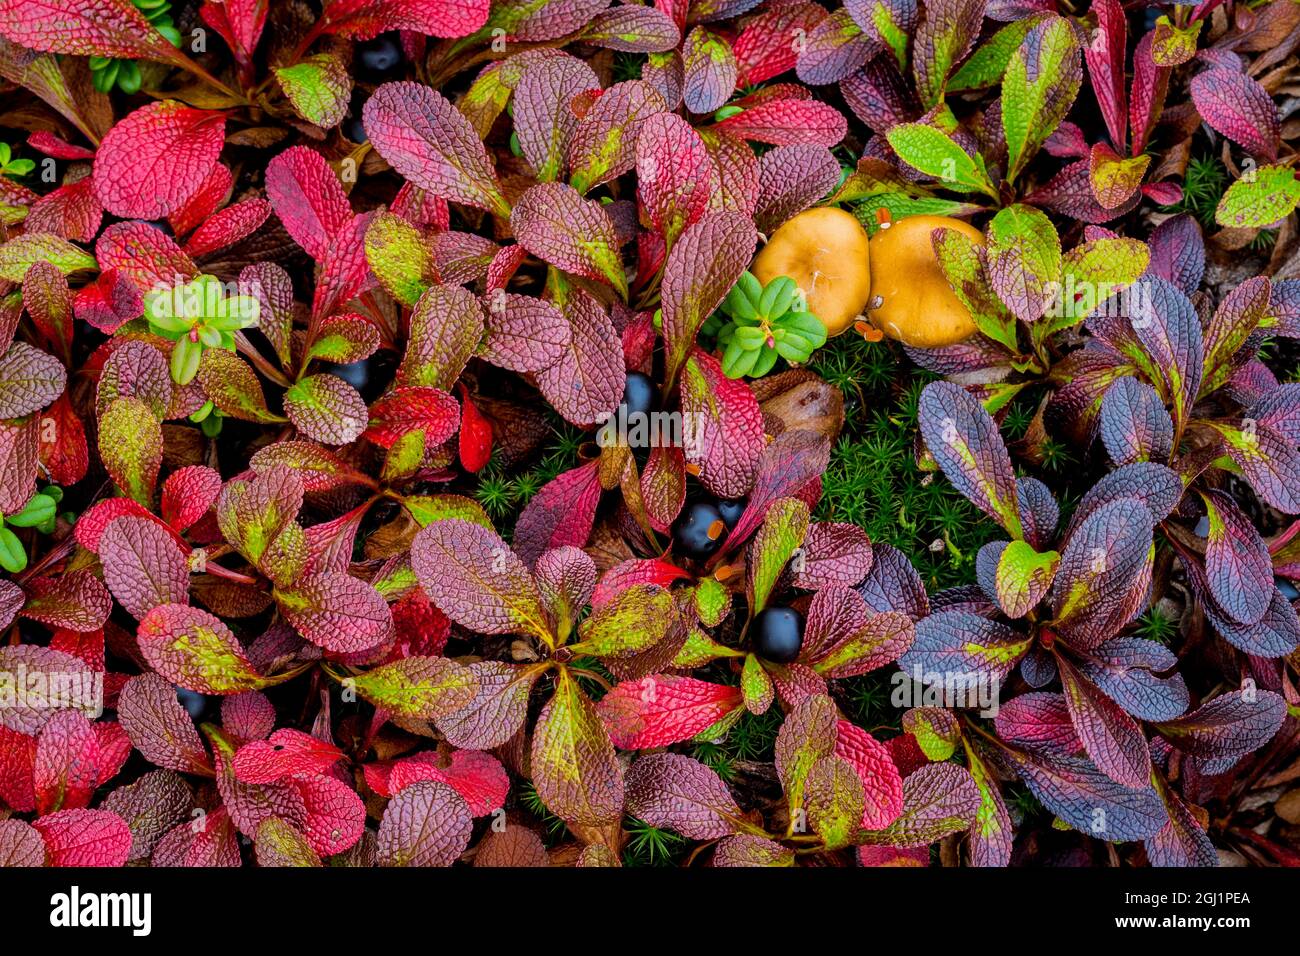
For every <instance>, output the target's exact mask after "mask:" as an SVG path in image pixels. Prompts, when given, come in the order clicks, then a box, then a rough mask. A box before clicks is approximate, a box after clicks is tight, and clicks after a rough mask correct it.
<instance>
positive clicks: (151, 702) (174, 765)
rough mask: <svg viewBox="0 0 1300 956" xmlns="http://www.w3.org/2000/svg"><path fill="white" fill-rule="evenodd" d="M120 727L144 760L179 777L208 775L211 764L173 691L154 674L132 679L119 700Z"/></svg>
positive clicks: (191, 723)
mask: <svg viewBox="0 0 1300 956" xmlns="http://www.w3.org/2000/svg"><path fill="white" fill-rule="evenodd" d="M117 711H118V717H119V719H120V720H121V721H122V727H123V729H124V730H125V731H126V734H127V736H128V737H129V738H130V740H131V743H132V744H133V745H134V746H135V748H136V749H137V750H139V751H140V753H141V754H143V755H144V757H145V759H146V760H148V761H150V762H151V763H153V764H155V765H157V766H159V767H166V768H167V769H169V770H179V771H181V772H182V773H197V774H203V775H211V773H212V762H211V760H209V758H208V753H207V751H206V750H205V749H204V747H203V741H202V740H200V739H199V735H198V732H197V731H196V730H195V729H194V721H193V720H191V719H190V715H189V714H188V713H187V712H186V710H185V708H184V707H182V706H181V704H180V701H179V700H177V699H176V690H175V688H174V687H172V685H171V684H170V683H168V682H167V681H166V680H164V679H163V678H162V677H159V676H158V675H157V674H142V675H141V676H139V677H132V678H131V679H130V680H129V681H127V682H126V685H125V686H124V687H123V688H122V692H121V694H120V695H119V696H118V704H117Z"/></svg>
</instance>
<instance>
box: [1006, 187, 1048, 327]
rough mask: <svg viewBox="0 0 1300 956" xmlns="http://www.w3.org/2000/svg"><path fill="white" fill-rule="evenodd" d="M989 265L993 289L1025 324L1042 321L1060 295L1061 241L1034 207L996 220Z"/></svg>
mask: <svg viewBox="0 0 1300 956" xmlns="http://www.w3.org/2000/svg"><path fill="white" fill-rule="evenodd" d="M988 262H989V279H990V281H991V282H992V283H993V289H994V290H995V291H996V292H997V294H998V297H999V298H1000V299H1001V300H1002V301H1003V302H1005V303H1006V305H1007V307H1008V308H1009V309H1011V311H1012V312H1014V313H1015V314H1016V316H1017V317H1018V318H1020V319H1023V320H1024V321H1025V322H1033V321H1035V320H1036V319H1039V318H1041V317H1042V315H1043V313H1044V312H1045V311H1046V310H1047V309H1048V307H1049V306H1050V305H1051V304H1052V301H1053V300H1054V299H1055V297H1056V296H1057V295H1058V294H1059V292H1060V279H1061V239H1060V237H1059V236H1058V235H1057V234H1056V227H1055V226H1053V225H1052V221H1051V220H1050V219H1048V218H1047V216H1046V215H1045V214H1044V213H1043V212H1041V211H1040V210H1038V209H1035V208H1034V207H1032V206H1025V205H1022V204H1020V203H1017V204H1015V205H1013V206H1008V207H1006V208H1005V209H1002V210H1000V211H999V212H998V214H997V215H996V216H994V217H993V221H992V222H990V223H989V226H988Z"/></svg>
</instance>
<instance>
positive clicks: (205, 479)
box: [161, 465, 221, 531]
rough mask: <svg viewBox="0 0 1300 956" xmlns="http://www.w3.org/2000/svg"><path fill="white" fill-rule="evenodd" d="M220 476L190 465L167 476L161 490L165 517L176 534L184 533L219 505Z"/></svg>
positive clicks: (162, 508)
mask: <svg viewBox="0 0 1300 956" xmlns="http://www.w3.org/2000/svg"><path fill="white" fill-rule="evenodd" d="M219 494H221V475H219V474H217V472H216V471H214V470H213V469H211V468H208V467H206V466H204V465H187V466H185V467H184V468H178V469H176V471H173V472H172V473H171V474H170V475H168V476H167V480H166V481H164V482H163V489H162V505H161V511H162V517H163V520H164V521H166V522H167V524H169V525H170V526H171V527H172V529H173V530H175V531H184V530H185V529H186V528H188V527H190V526H191V525H193V524H194V523H195V522H196V521H198V520H199V519H200V518H202V517H203V516H204V515H205V514H207V513H208V511H209V510H211V508H212V506H213V505H214V504H216V503H217V496H218V495H219Z"/></svg>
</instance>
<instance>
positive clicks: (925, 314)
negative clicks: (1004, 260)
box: [867, 216, 984, 348]
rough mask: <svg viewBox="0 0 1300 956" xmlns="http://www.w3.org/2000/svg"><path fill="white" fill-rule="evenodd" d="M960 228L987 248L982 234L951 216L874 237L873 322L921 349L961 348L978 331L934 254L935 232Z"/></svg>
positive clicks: (910, 222) (901, 224)
mask: <svg viewBox="0 0 1300 956" xmlns="http://www.w3.org/2000/svg"><path fill="white" fill-rule="evenodd" d="M941 228H942V229H955V230H956V231H957V232H960V233H962V234H963V235H965V236H968V237H969V238H970V239H971V240H973V241H974V242H976V243H978V244H980V245H983V243H984V236H983V234H982V233H981V232H980V231H979V230H978V229H976V228H975V227H974V226H972V225H971V224H970V223H968V222H963V221H962V220H960V219H950V218H948V217H947V216H909V217H908V218H906V219H900V220H898V222H895V223H893V224H891V225H890V226H889V227H888V228H882V229H881V230H880V231H879V232H877V233H876V234H875V235H874V236H872V237H871V260H870V261H871V290H872V292H873V293H874V295H875V297H876V300H877V302H878V303H879V304H878V305H876V302H873V303H872V305H873V306H875V307H874V308H872V309H871V311H869V312H868V313H867V317H868V318H869V319H870V320H871V323H872V324H873V325H874V326H876V328H878V329H880V331H882V332H884V333H885V334H886V335H888V336H889V337H890V338H892V339H897V340H898V341H900V342H902V343H903V344H904V345H911V346H915V347H918V348H940V347H942V346H945V345H956V344H957V343H958V342H963V341H965V340H966V339H968V338H970V337H971V336H972V335H973V334H974V333H975V323H974V322H973V321H971V317H970V312H968V311H967V309H966V307H965V306H964V305H962V304H961V300H960V299H958V298H957V296H956V295H954V294H953V291H952V289H951V288H950V287H949V286H948V280H947V279H945V278H944V275H943V271H942V270H941V269H940V268H939V262H938V260H937V259H936V258H935V255H934V245H933V243H932V242H931V234H932V233H933V232H934V230H935V229H941Z"/></svg>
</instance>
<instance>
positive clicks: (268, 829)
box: [253, 816, 323, 867]
mask: <svg viewBox="0 0 1300 956" xmlns="http://www.w3.org/2000/svg"><path fill="white" fill-rule="evenodd" d="M253 852H254V854H255V855H256V857H257V865H258V866H265V867H276V866H296V867H314V866H322V865H323V864H322V863H321V861H320V857H319V856H317V855H316V851H315V850H313V849H312V848H311V844H310V843H308V842H307V838H306V837H304V836H303V835H302V834H301V833H299V832H298V831H297V830H295V829H294V828H293V825H292V824H290V823H286V822H285V821H284V819H283V818H281V817H275V816H271V817H267V818H265V819H264V820H263V821H262V822H261V823H259V824H258V825H257V834H256V836H255V837H254V838H253Z"/></svg>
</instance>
